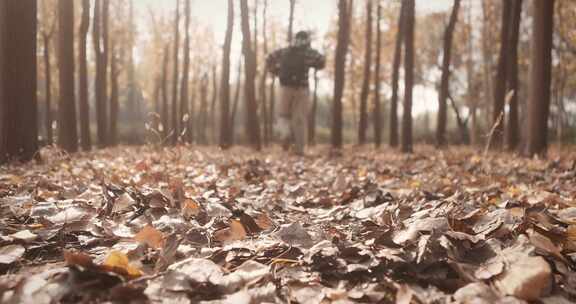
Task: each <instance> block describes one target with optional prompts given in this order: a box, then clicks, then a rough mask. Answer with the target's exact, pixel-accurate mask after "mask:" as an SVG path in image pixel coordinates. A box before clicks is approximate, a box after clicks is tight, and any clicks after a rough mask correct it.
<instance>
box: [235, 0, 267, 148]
mask: <svg viewBox="0 0 576 304" xmlns="http://www.w3.org/2000/svg"><path fill="white" fill-rule="evenodd" d="M240 8H241V9H240V12H241V16H242V44H243V53H244V65H245V68H244V75H245V78H246V79H245V84H244V94H245V96H244V98H245V101H246V121H245V124H246V126H245V127H246V137H247V139H248V142H249V143H250V145H251V146H252V147H253V148H254V149H256V150H258V151H259V150H260V149H261V148H262V143H261V139H260V123H259V121H258V106H257V103H256V83H255V77H256V69H257V67H256V65H257V64H256V56H255V54H254V50H253V49H252V38H251V33H250V22H249V21H250V11H249V10H248V1H247V0H241V1H240Z"/></svg>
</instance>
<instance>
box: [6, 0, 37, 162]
mask: <svg viewBox="0 0 576 304" xmlns="http://www.w3.org/2000/svg"><path fill="white" fill-rule="evenodd" d="M36 14H37V1H35V0H18V1H0V163H4V162H6V161H9V160H18V161H29V160H31V159H32V158H34V156H35V155H36V152H37V151H38V122H37V119H36V117H37V114H38V104H37V97H36V89H37V80H36V76H37V72H36V68H37V59H36V41H37V40H36V39H37V38H36V33H37V18H36Z"/></svg>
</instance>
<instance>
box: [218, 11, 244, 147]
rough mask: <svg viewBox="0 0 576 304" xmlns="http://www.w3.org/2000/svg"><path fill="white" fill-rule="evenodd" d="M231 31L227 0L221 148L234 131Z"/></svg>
mask: <svg viewBox="0 0 576 304" xmlns="http://www.w3.org/2000/svg"><path fill="white" fill-rule="evenodd" d="M233 33H234V0H228V23H227V26H226V38H225V40H224V49H223V52H222V74H221V76H220V77H221V81H220V147H221V148H222V149H228V148H230V146H232V134H233V133H234V131H233V127H234V125H233V124H232V123H231V122H232V119H231V117H230V52H231V49H232V35H233ZM239 74H240V73H239Z"/></svg>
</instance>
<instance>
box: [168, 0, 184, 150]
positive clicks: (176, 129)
mask: <svg viewBox="0 0 576 304" xmlns="http://www.w3.org/2000/svg"><path fill="white" fill-rule="evenodd" d="M179 26H180V0H176V12H175V19H174V46H173V47H174V49H173V57H172V62H173V69H172V73H173V74H172V132H173V133H174V134H173V135H172V138H171V140H170V141H171V143H172V144H176V142H177V141H178V137H179V136H180V121H181V119H182V117H180V116H179V114H178V79H180V78H179V73H178V68H179V66H178V54H179V51H180V31H179Z"/></svg>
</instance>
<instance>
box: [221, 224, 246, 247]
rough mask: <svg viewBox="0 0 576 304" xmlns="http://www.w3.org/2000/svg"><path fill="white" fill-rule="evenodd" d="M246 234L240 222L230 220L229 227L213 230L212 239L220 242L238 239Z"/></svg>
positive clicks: (243, 237)
mask: <svg viewBox="0 0 576 304" xmlns="http://www.w3.org/2000/svg"><path fill="white" fill-rule="evenodd" d="M247 235H248V234H247V233H246V229H244V226H243V225H242V223H241V222H240V221H238V220H231V221H230V227H229V228H224V229H222V230H218V231H216V232H214V239H216V240H217V241H220V242H231V241H240V240H243V239H245V238H246V236H247Z"/></svg>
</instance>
